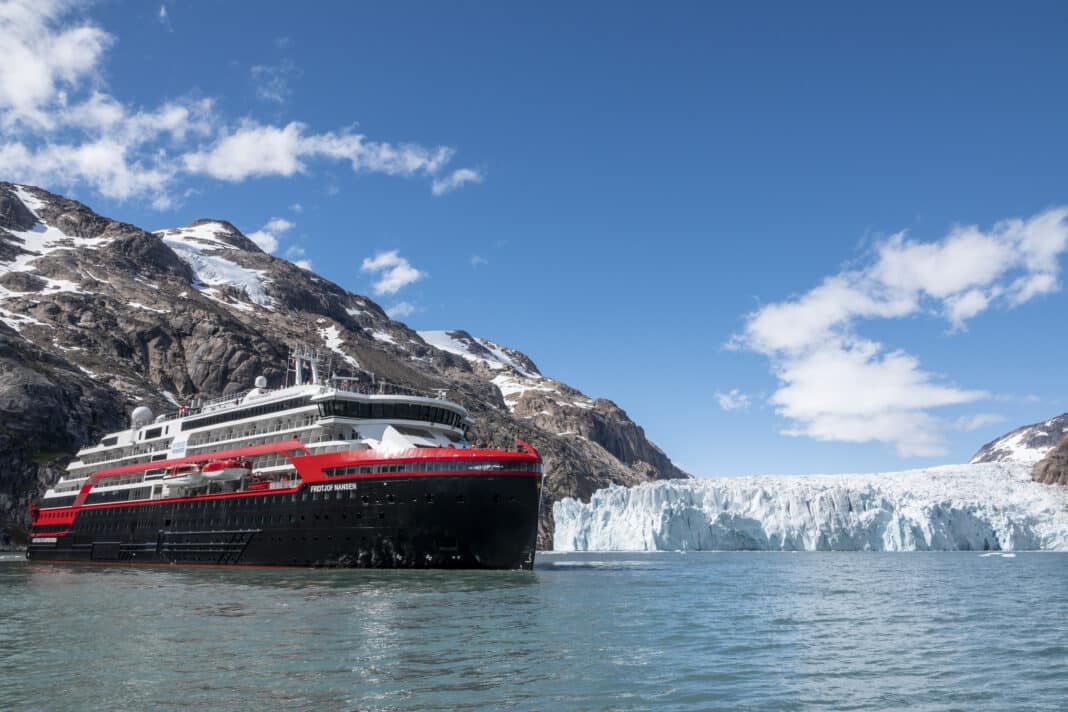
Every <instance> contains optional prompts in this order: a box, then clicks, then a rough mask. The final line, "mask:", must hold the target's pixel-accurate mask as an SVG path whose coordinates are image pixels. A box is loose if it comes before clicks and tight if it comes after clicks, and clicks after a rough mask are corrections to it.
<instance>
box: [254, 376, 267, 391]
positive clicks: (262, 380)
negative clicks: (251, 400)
mask: <svg viewBox="0 0 1068 712" xmlns="http://www.w3.org/2000/svg"><path fill="white" fill-rule="evenodd" d="M266 387H267V377H266V376H256V388H266Z"/></svg>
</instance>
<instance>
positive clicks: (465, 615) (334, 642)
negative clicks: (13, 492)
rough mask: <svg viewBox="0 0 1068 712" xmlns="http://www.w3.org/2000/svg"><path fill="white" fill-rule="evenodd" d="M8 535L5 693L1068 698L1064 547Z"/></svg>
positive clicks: (242, 698)
mask: <svg viewBox="0 0 1068 712" xmlns="http://www.w3.org/2000/svg"><path fill="white" fill-rule="evenodd" d="M0 556H3V557H4V560H3V561H0V666H2V667H0V709H3V710H79V711H89V710H149V709H163V710H186V709H190V710H191V709H197V710H271V709H284V710H316V711H317V712H321V711H322V710H407V709H412V710H416V709H417V710H456V709H517V710H534V709H551V710H571V709H581V710H587V709H595V710H600V709H619V710H631V709H657V710H716V709H722V710H764V709H776V710H779V709H781V710H817V709H820V710H822V709H827V710H1063V709H1066V708H1068V596H1066V595H1065V592H1066V591H1068V554H1059V553H1045V554H1043V553H1024V552H1019V553H1016V554H1002V553H978V552H973V553H934V552H931V553H896V554H889V553H844V552H838V553H831V552H827V553H740V552H739V553H687V554H679V553H654V554H614V555H612V554H592V553H591V554H566V555H565V554H541V555H539V557H538V560H537V566H536V567H535V570H534V571H533V572H501V571H498V572H449V571H357V570H344V571H339V570H289V569H279V570H270V569H255V570H240V569H200V568H181V567H131V568H125V567H121V566H99V567H98V566H62V565H45V564H28V563H26V562H24V561H22V560H21V559H20V558H18V557H17V556H13V555H0Z"/></svg>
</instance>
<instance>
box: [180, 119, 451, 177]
mask: <svg viewBox="0 0 1068 712" xmlns="http://www.w3.org/2000/svg"><path fill="white" fill-rule="evenodd" d="M452 156H453V150H452V149H451V148H447V147H445V146H437V147H435V148H426V147H423V146H419V145H416V144H401V145H399V146H394V145H392V144H389V143H380V142H376V141H368V140H367V137H365V136H363V135H361V134H354V133H348V132H341V133H335V132H326V133H320V134H309V133H308V132H307V126H305V125H304V124H301V123H299V122H295V121H294V122H291V123H289V124H287V125H286V126H284V127H277V126H263V125H261V124H258V123H256V122H254V121H246V122H244V123H243V124H242V125H241V126H240V127H239V128H238V129H236V130H234V131H231V132H229V133H226V134H224V135H223V136H222V137H221V138H219V139H218V140H217V141H216V142H215V143H214V144H213V145H211V146H209V147H206V148H202V149H200V150H198V151H195V152H191V153H187V154H186V155H185V156H183V161H184V163H185V168H186V170H188V171H189V172H191V173H199V174H204V175H209V176H211V177H213V178H218V179H220V180H227V181H242V180H245V179H246V178H250V177H254V176H270V175H278V176H292V175H294V174H295V173H303V172H305V171H306V170H307V161H309V160H311V159H316V158H325V159H332V160H346V161H348V162H349V163H350V165H351V166H352V170H353V171H354V172H357V173H384V174H386V175H392V176H406V177H410V176H416V175H428V176H429V175H434V174H435V173H437V172H438V171H439V170H441V168H442V167H443V166H444V165H445V164H446V163H448V162H449V161H450V160H451V159H452Z"/></svg>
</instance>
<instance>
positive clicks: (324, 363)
mask: <svg viewBox="0 0 1068 712" xmlns="http://www.w3.org/2000/svg"><path fill="white" fill-rule="evenodd" d="M330 368H331V361H330V359H329V358H328V357H326V356H324V355H323V353H322V352H321V351H319V350H318V349H315V348H312V347H310V346H308V345H307V344H293V345H291V346H290V347H289V363H288V364H287V367H286V385H287V386H288V385H289V374H290V373H292V374H293V385H295V386H301V385H304V384H305V383H311V384H315V385H322V382H323V381H322V374H324V373H330Z"/></svg>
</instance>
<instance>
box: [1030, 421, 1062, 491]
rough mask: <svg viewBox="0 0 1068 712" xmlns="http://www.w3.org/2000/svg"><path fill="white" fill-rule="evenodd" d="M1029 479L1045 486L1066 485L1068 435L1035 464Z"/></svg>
mask: <svg viewBox="0 0 1068 712" xmlns="http://www.w3.org/2000/svg"><path fill="white" fill-rule="evenodd" d="M1031 479H1033V480H1034V481H1035V482H1042V483H1044V484H1047V485H1068V434H1066V435H1065V436H1064V437H1062V438H1061V441H1060V442H1059V443H1058V444H1057V447H1055V448H1053V449H1052V450H1050V451H1049V453H1047V454H1046V456H1045V457H1044V458H1042V459H1041V460H1040V461H1038V462H1036V463H1035V466H1034V467H1033V468H1032V469H1031Z"/></svg>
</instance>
